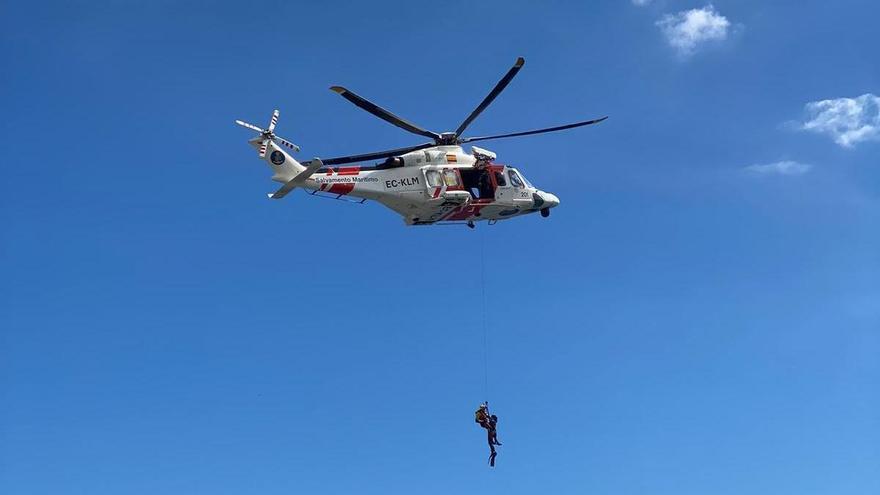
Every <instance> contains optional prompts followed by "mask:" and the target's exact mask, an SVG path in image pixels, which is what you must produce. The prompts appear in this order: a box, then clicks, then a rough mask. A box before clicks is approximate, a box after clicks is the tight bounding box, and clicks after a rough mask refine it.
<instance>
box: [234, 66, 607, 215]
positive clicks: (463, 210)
mask: <svg viewBox="0 0 880 495" xmlns="http://www.w3.org/2000/svg"><path fill="white" fill-rule="evenodd" d="M523 64H525V59H523V58H522V57H519V58H517V60H516V63H514V65H513V67H511V68H510V70H508V71H507V73H506V74H505V75H504V77H502V78H501V80H499V81H498V83H497V84H496V85H495V87H494V88H493V89H492V91H490V92H489V94H488V95H487V96H486V97H485V98H484V99H483V101H482V102H481V103H480V104H479V105H478V106H477V107H476V108H475V109H474V110H473V111H472V112H471V113H470V115H468V117H467V118H466V119H464V121H463V122H462V123H461V124H460V125H459V126H458V128H457V129H455V131H452V132H442V133H437V132H434V131H430V130H426V129H425V128H423V127H420V126H418V125H416V124H414V123H412V122H409V121H407V120H404V119H403V118H401V117H398V116H396V115H394V114H393V113H391V112H389V111H388V110H385V109H384V108H382V107H380V106H378V105H376V104H375V103H373V102H371V101H369V100H367V99H365V98H363V97H361V96H358V95H357V94H355V93H354V92H352V91H350V90H348V89H346V88H344V87H341V86H332V87H331V88H330V89H331V90H332V91H334V92H336V93H338V94H339V95H340V96H342V97H343V98H345V99H346V100H348V101H350V102H351V103H353V104H355V105H356V106H358V107H360V108H361V109H363V110H366V111H367V112H369V113H371V114H373V115H374V116H376V117H378V118H380V119H382V120H384V121H386V122H388V123H390V124H393V125H395V126H397V127H399V128H401V129H403V130H405V131H408V132H411V133H413V134H417V135H419V136H424V137H427V138H430V139H431V141H429V142H426V143H422V144H417V145H414V146H408V147H405V148H397V149H391V150H385V151H377V152H374V153H365V154H360V155H350V156H341V157H336V158H329V159H324V160H322V159H320V158H314V159H312V160H310V161H306V162H302V163H300V162H298V161H297V160H295V159H294V158H293V157H292V156H291V155H290V154H289V153H288V152H287V151H285V149H284V148H287V149H288V150H291V151H299V150H300V148H299V146H297V145H296V144H293V143H292V142H291V141H289V140H287V139H284V138H282V137H280V136H278V135H276V134H275V127H276V125H277V124H278V117H279V115H280V113H279V111H278V110H275V111H274V112H273V113H272V117H271V118H270V120H269V125H268V127H267V128H266V129H261V128H260V127H257V126H256V125H253V124H250V123H247V122H244V121H241V120H236V121H235V123H236V124H238V125H240V126H243V127H246V128H248V129H250V130H253V131H256V132H258V133H259V135H258V136H256V137H254V138H252V139H250V140H249V141H248V143H249V144H250V145H251V146H253V147H254V148H255V149H256V150H257V154H258V156H259V157H260V158H261V159H263V160H265V161H266V162H267V163H268V165H269V167H270V168H271V169H272V171H273V175H272V180H274V181H276V182H281V183H283V185H282V186H281V188H280V189H278V190H277V191H275V192H274V193H271V194H269V195H268V196H269V198H271V199H281V198H283V197H285V196H286V195H287V194H289V193H290V192H291V191H293V190H294V189H296V188H301V189H304V190H306V191H308V193H309V194H312V195H320V196H326V197H331V198H333V199H340V200H349V201H354V202H358V203H363V202H365V201H367V200H374V201H377V202H379V203H381V204H383V205H384V206H386V207H388V208H390V209H391V210H393V211H395V212H397V213H398V214H399V215H401V216H402V217H403V219H404V222H405V223H406V225H435V224H464V225H467V226H468V227H470V228H474V226H475V222H477V221H481V220H486V221H488V222H489V224H490V225H492V224H495V223H497V222H498V221H499V220H506V219H509V218H514V217H518V216H522V215H527V214H530V213H535V212H540V214H541V216H543V217H545V218H546V217H548V216H550V210H551V209H552V208H554V207H556V206H558V205H559V198H558V197H556V196H555V195H553V194H551V193H549V192H546V191H542V190H540V189H538V188H536V187H535V186H533V185H532V184H531V183H530V182H529V181H528V180H527V179H526V178H525V176H523V174H522V173H521V172H520V171H519V170H518V169H516V168H514V167H511V166H506V165H502V164H497V163H495V159H496V158H497V156H496V154H495V153H493V152H492V151H489V150H486V149H483V148H479V147H477V146H471V149H470V152H469V153H468V152H466V151H465V150H464V148H463V147H462V146H461V145H463V144H465V143H473V142H477V141H488V140H491V139H501V138H509V137H517V136H528V135H532V134H543V133H547V132H556V131H562V130H566V129H573V128H575V127H582V126H587V125H592V124H597V123H599V122H602V121H604V120H605V119H607V118H608V117H607V116H605V117H601V118H597V119H592V120H585V121H582V122H575V123H573V124H566V125H560V126H555V127H548V128H543V129H535V130H530V131H522V132H513V133H507V134H496V135H489V136H478V137H463V136H462V133H463V132H464V131H465V129H467V127H468V126H469V125H470V124H471V123H472V122H473V121H474V119H476V118H477V117H478V116H479V115H480V114H481V113H482V112H483V111H484V110H485V109H486V108H487V107H488V106H489V104H491V103H492V101H493V100H495V98H496V97H497V96H498V95H499V94H501V92H502V91H504V88H506V87H507V85H508V84H510V81H511V80H512V79H513V78H514V76H516V75H517V73H518V72H519V71H520V69H522V67H523ZM378 159H384V161H382V162H379V163H377V164H375V165H367V166H362V165H349V164H357V163H361V162H368V161H373V160H378ZM343 165H345V166H343Z"/></svg>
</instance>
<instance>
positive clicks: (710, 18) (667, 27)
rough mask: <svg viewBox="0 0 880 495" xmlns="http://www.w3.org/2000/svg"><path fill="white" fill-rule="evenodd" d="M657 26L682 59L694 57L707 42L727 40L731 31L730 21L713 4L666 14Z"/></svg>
mask: <svg viewBox="0 0 880 495" xmlns="http://www.w3.org/2000/svg"><path fill="white" fill-rule="evenodd" d="M656 24H657V26H658V27H659V28H660V31H662V32H663V35H664V36H665V37H666V41H667V42H669V45H670V46H671V47H672V48H674V49H675V51H676V52H678V54H679V55H680V56H682V57H689V56H691V55H693V54H694V52H695V51H696V50H697V48H698V47H699V46H700V45H703V44H705V43H707V42H713V41H714V42H718V41H723V40H725V39H727V34H728V32H729V31H730V21H728V20H727V18H726V17H724V16H723V15H721V14H719V13H718V11H716V10H715V7H713V6H712V5H711V4H710V5H707V6H705V7H703V8H701V9H691V10H684V11H681V12H679V13H677V14H666V15H664V16H663V17H662V18H661V19H660V20H659V21H657V23H656Z"/></svg>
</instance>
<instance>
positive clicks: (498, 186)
mask: <svg viewBox="0 0 880 495" xmlns="http://www.w3.org/2000/svg"><path fill="white" fill-rule="evenodd" d="M489 170H490V171H491V173H492V180H493V182H494V183H495V201H496V202H498V203H508V204H510V202H511V201H512V200H513V188H512V187H511V186H510V182H509V181H508V180H507V177H506V175H507V174H505V173H504V167H494V166H493V167H489Z"/></svg>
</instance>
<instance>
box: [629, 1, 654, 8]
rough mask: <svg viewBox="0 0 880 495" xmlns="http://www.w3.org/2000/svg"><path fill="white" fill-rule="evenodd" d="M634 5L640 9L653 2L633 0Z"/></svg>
mask: <svg viewBox="0 0 880 495" xmlns="http://www.w3.org/2000/svg"><path fill="white" fill-rule="evenodd" d="M632 3H633V5H638V6H639V7H643V6H645V5H648V4H649V3H651V0H632Z"/></svg>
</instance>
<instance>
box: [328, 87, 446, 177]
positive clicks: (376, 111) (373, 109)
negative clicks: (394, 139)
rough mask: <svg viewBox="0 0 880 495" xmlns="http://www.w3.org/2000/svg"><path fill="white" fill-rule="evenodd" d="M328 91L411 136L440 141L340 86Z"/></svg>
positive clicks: (427, 132)
mask: <svg viewBox="0 0 880 495" xmlns="http://www.w3.org/2000/svg"><path fill="white" fill-rule="evenodd" d="M330 90H331V91H333V92H336V93H339V94H340V95H341V96H342V97H343V98H345V99H346V100H348V101H350V102H352V103H354V104H355V105H357V106H359V107H361V108H363V109H364V110H366V111H368V112H370V113H371V114H373V115H375V116H376V117H379V118H380V119H382V120H384V121H385V122H389V123H391V124H394V125H396V126H397V127H400V128H401V129H404V130H407V131H409V132H412V133H413V134H418V135H420V136H425V137H429V138H431V139H437V140H439V139H440V135H439V134H437V133H436V132H431V131H428V130H425V129H422V128H421V127H419V126H417V125H415V124H413V123H412V122H407V121H406V120H403V119H402V118H400V117H398V116H397V115H394V114H393V113H391V112H389V111H388V110H385V109H384V108H382V107H380V106H379V105H376V104H375V103H373V102H371V101H368V100H366V99H364V98H361V97H360V96H358V95H356V94H354V93H352V92H351V91H349V90H347V89H345V88H343V87H342V86H331V87H330ZM324 163H327V162H326V161H325V162H324Z"/></svg>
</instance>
